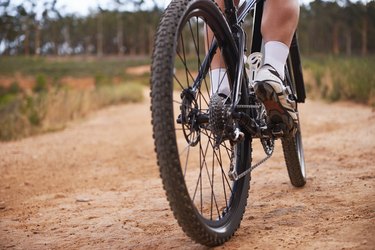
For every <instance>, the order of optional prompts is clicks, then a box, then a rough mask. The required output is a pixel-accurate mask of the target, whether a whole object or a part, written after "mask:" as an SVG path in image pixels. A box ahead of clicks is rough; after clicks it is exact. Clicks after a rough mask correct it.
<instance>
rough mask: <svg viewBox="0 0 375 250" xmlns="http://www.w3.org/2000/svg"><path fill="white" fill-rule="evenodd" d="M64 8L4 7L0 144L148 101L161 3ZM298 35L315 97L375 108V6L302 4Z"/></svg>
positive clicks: (129, 0) (50, 4)
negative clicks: (65, 10) (106, 108)
mask: <svg viewBox="0 0 375 250" xmlns="http://www.w3.org/2000/svg"><path fill="white" fill-rule="evenodd" d="M59 1H61V0H24V1H15V0H13V1H12V0H0V140H12V139H17V138H22V137H24V136H28V135H32V134H36V133H40V132H44V131H53V130H56V129H60V128H63V127H64V126H65V124H66V123H67V122H68V121H69V120H71V119H75V118H77V117H82V116H84V115H85V114H87V113H88V112H89V111H90V110H95V109H98V108H100V107H103V106H106V105H112V104H117V103H124V102H135V101H140V100H141V99H142V97H143V87H142V86H145V85H147V84H148V81H149V80H148V78H149V74H150V73H149V67H148V65H149V64H150V54H151V52H152V48H153V39H154V35H155V31H156V27H157V25H158V22H159V19H160V17H161V15H162V12H163V10H162V8H161V6H160V4H159V5H158V2H157V1H151V3H152V4H151V5H150V1H149V2H148V4H147V7H146V8H145V7H144V6H145V1H144V0H113V4H112V5H111V6H112V8H109V7H108V8H106V7H105V6H98V7H97V8H96V9H95V10H92V11H91V12H90V13H89V14H88V15H84V16H82V15H76V14H69V13H64V14H63V13H61V10H59V9H58V8H57V7H56V6H57V3H58V2H59ZM123 5H127V6H131V8H130V9H131V11H130V10H124V9H123V8H120V7H121V6H123ZM113 6H117V7H118V8H113ZM250 24H251V18H249V20H248V23H245V25H250ZM298 36H299V42H300V50H301V52H302V55H303V67H304V72H305V81H306V85H307V89H308V97H310V98H324V99H326V100H329V101H337V100H350V101H355V102H359V103H363V104H366V105H372V106H375V74H374V72H373V69H374V68H375V1H368V2H363V1H349V0H339V1H322V0H315V1H312V2H310V3H309V4H305V5H302V6H301V16H300V22H299V28H298ZM142 67H143V68H142ZM134 68H138V69H139V68H140V69H142V70H140V71H139V70H138V71H137V70H135V71H134V70H132V69H134Z"/></svg>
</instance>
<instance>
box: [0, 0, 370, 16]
mask: <svg viewBox="0 0 375 250" xmlns="http://www.w3.org/2000/svg"><path fill="white" fill-rule="evenodd" d="M0 1H1V0H0ZM170 1H171V0H156V2H157V3H158V5H159V7H162V8H164V7H166V6H167V5H168V3H170ZM299 1H300V3H301V4H307V3H309V2H311V1H312V0H299ZM361 1H363V2H366V1H367V0H361ZM12 2H13V3H15V4H19V3H21V2H23V0H12ZM126 2H127V1H125V3H126ZM38 3H39V6H38V7H37V9H38V8H39V9H42V3H43V1H38ZM98 6H101V7H103V8H104V9H120V10H132V8H133V6H132V5H131V4H124V5H122V6H116V4H115V3H114V1H113V0H58V1H57V5H56V7H57V9H58V10H59V11H60V12H61V13H62V14H76V15H79V16H85V15H87V14H89V13H90V12H95V11H96V10H97V8H98ZM151 6H153V3H152V0H145V5H144V8H148V7H151ZM40 14H41V13H40Z"/></svg>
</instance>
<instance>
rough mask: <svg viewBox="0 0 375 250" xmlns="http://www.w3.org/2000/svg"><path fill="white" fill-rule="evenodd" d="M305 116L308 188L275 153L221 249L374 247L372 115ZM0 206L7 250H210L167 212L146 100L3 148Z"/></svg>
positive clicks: (332, 112)
mask: <svg viewBox="0 0 375 250" xmlns="http://www.w3.org/2000/svg"><path fill="white" fill-rule="evenodd" d="M301 118H302V128H303V139H304V146H305V155H306V163H307V167H308V183H307V185H306V187H305V188H303V189H296V188H293V187H292V186H291V185H290V183H289V180H288V176H287V172H286V169H285V165H284V162H283V158H282V157H283V156H282V154H281V145H280V144H279V143H278V145H277V150H276V152H275V156H274V157H273V158H272V159H271V160H270V161H269V162H267V163H266V165H265V166H262V167H260V168H259V169H257V170H256V171H255V172H254V173H253V176H252V183H251V191H250V196H249V205H248V207H247V211H246V213H245V216H244V219H243V222H242V224H241V228H240V229H239V230H238V231H237V232H236V234H235V236H234V237H233V238H232V240H231V241H229V242H228V243H226V244H225V245H224V246H222V247H218V249H224V248H225V249H238V248H242V249H249V248H252V249H275V248H281V249H287V248H300V249H337V248H345V249H373V248H374V246H375V241H374V238H373V235H374V234H375V226H374V223H375V189H374V186H375V165H374V160H375V156H374V152H375V114H374V112H372V110H371V109H370V108H368V107H365V106H360V105H356V104H352V103H338V104H327V103H324V102H320V101H309V102H307V103H306V104H304V105H301ZM255 146H256V145H255ZM258 151H259V149H258V150H257V149H255V150H254V158H255V159H256V158H257V157H258V158H260V157H261V156H260V155H258ZM0 202H3V204H2V206H3V207H5V208H3V209H0V249H51V248H52V249H76V248H82V249H93V248H94V249H103V248H111V249H145V248H152V249H155V248H156V249H165V248H184V249H201V248H202V249H203V247H202V246H199V245H197V244H195V243H193V242H192V241H191V240H190V239H188V238H187V237H186V236H185V235H184V234H183V232H182V231H181V230H180V228H179V227H178V225H177V223H176V221H175V220H174V218H173V215H172V213H171V212H170V210H169V206H168V203H167V201H166V198H165V195H164V191H163V190H162V187H161V180H160V178H159V174H158V170H157V166H156V159H155V155H154V151H153V141H152V134H151V125H150V111H149V100H148V99H146V100H145V102H143V103H140V104H129V105H122V106H114V107H110V108H108V109H104V110H101V111H99V112H97V113H95V114H92V115H90V116H89V117H87V118H86V119H85V120H82V121H77V122H75V123H72V124H71V125H70V126H69V127H68V128H67V129H65V130H64V131H61V132H57V133H50V134H45V135H41V136H36V137H32V138H28V139H24V140H21V141H16V142H11V143H1V144H0ZM0 205H1V204H0Z"/></svg>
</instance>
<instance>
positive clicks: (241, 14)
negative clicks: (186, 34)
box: [193, 0, 306, 109]
mask: <svg viewBox="0 0 375 250" xmlns="http://www.w3.org/2000/svg"><path fill="white" fill-rule="evenodd" d="M224 6H225V10H224V13H225V15H226V19H227V22H228V24H229V26H230V28H231V30H232V33H233V35H234V36H235V38H236V39H235V41H236V43H237V47H238V53H239V55H238V63H237V65H238V67H237V68H236V72H235V78H234V79H233V82H234V83H235V84H234V86H235V88H234V89H233V96H232V98H233V100H234V105H233V109H234V108H235V107H236V106H237V105H238V104H239V102H240V96H241V87H242V83H241V81H242V79H243V77H242V76H243V74H244V61H243V58H244V53H245V49H246V44H245V36H246V35H245V32H244V30H243V29H242V27H241V24H242V23H243V22H244V20H245V18H246V17H247V15H248V14H249V13H250V12H251V11H252V10H254V17H253V33H252V44H251V50H250V51H251V53H255V52H261V50H262V34H261V21H262V17H263V7H264V0H246V1H245V2H244V3H243V4H242V5H241V6H240V7H239V8H238V10H237V8H236V6H235V5H234V2H233V0H224ZM217 46H218V45H217V42H216V40H215V41H213V43H212V44H211V47H210V48H209V52H208V55H207V56H206V58H205V59H204V61H203V63H202V67H201V69H202V70H200V74H199V76H198V77H197V80H196V81H195V83H194V85H193V91H194V90H196V89H198V87H199V85H200V82H201V80H202V79H203V78H204V76H205V75H206V74H207V72H208V70H209V68H208V66H209V65H210V63H211V60H212V58H213V55H214V54H215V53H216V50H217ZM287 69H288V70H289V73H290V75H291V78H292V79H290V81H291V82H292V84H293V85H294V86H293V88H292V89H293V90H295V93H294V95H295V97H296V100H297V102H299V103H303V102H304V101H305V98H306V92H305V87H304V80H303V74H302V67H301V59H300V53H299V48H298V41H297V35H296V33H295V34H294V36H293V41H292V44H291V47H290V56H289V59H288V61H287Z"/></svg>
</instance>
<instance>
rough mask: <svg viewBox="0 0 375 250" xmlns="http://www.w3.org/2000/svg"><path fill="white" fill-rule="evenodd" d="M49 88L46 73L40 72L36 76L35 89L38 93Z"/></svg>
mask: <svg viewBox="0 0 375 250" xmlns="http://www.w3.org/2000/svg"><path fill="white" fill-rule="evenodd" d="M47 90H48V84H47V80H46V77H45V75H43V74H38V75H37V76H36V77H35V86H34V87H33V91H34V92H36V93H41V92H46V91H47Z"/></svg>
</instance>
